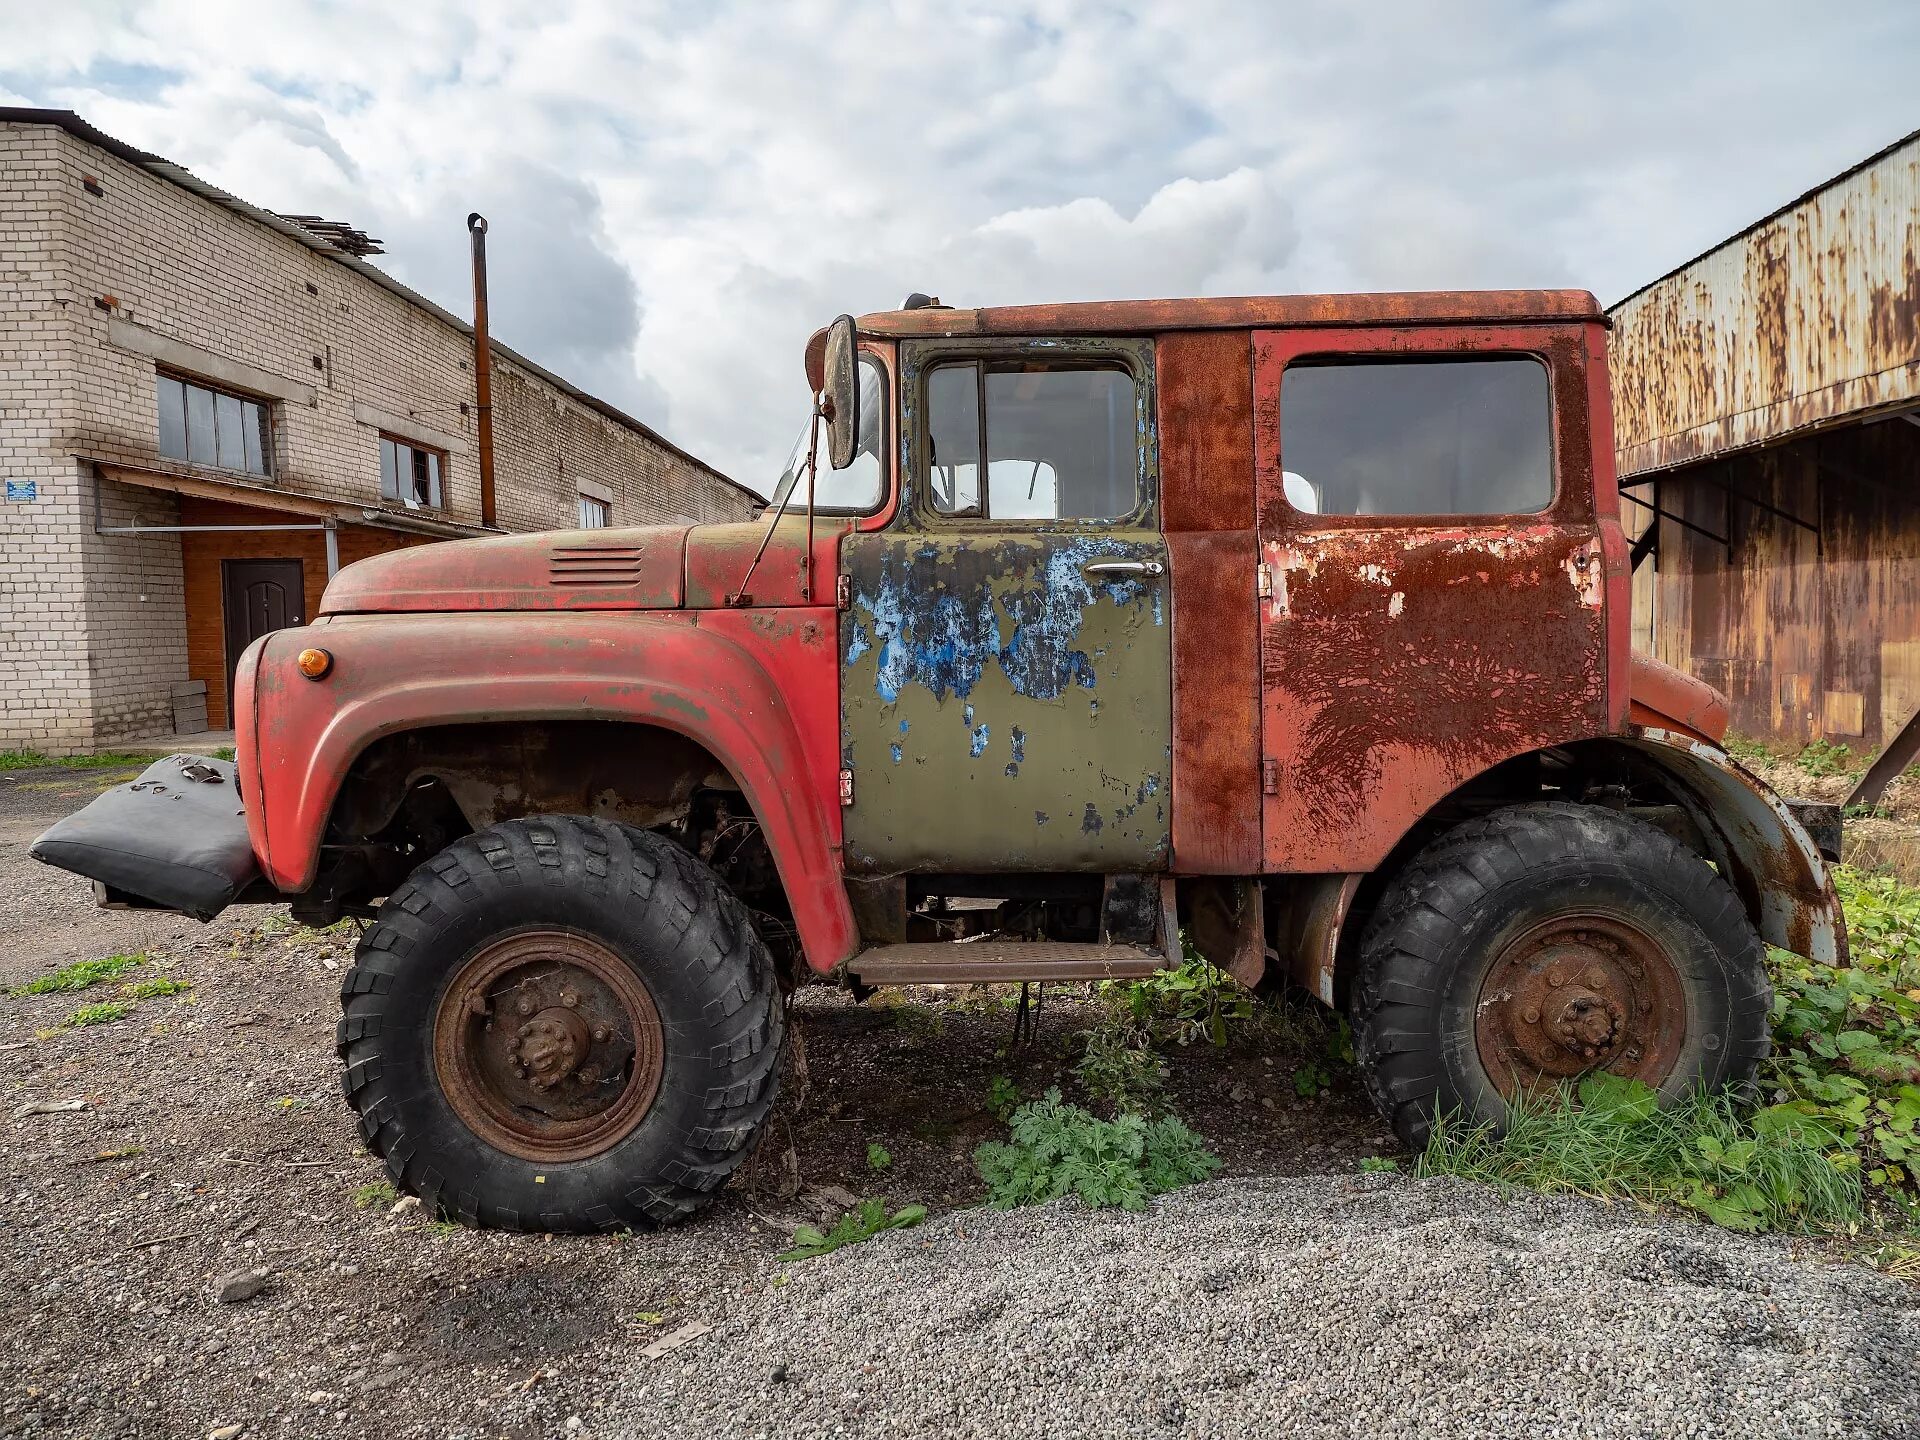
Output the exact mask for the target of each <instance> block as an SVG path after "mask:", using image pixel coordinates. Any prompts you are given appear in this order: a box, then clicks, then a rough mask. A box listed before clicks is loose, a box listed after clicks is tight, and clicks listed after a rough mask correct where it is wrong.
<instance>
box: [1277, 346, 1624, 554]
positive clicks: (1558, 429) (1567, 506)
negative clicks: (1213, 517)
mask: <svg viewBox="0 0 1920 1440" xmlns="http://www.w3.org/2000/svg"><path fill="white" fill-rule="evenodd" d="M1253 352H1254V353H1253V370H1254V465H1255V479H1256V485H1255V494H1256V497H1257V499H1256V514H1257V516H1258V524H1259V527H1260V529H1261V530H1263V531H1290V532H1296V533H1300V532H1309V531H1330V530H1439V529H1460V528H1462V527H1468V528H1474V529H1495V528H1498V527H1499V526H1501V525H1502V524H1508V525H1552V526H1561V527H1564V526H1569V525H1585V524H1590V523H1592V521H1593V520H1594V519H1595V517H1596V515H1597V514H1598V513H1599V511H1598V507H1599V506H1600V504H1601V503H1602V500H1601V491H1600V481H1601V477H1600V476H1599V475H1598V474H1597V473H1596V472H1595V470H1594V457H1593V454H1592V453H1591V451H1590V449H1589V442H1588V437H1587V434H1586V427H1585V426H1583V425H1576V426H1574V427H1572V428H1571V429H1570V428H1569V427H1568V425H1567V424H1566V423H1565V419H1564V417H1565V416H1566V415H1567V414H1568V413H1569V407H1570V406H1571V407H1576V408H1575V409H1574V412H1573V413H1576V414H1578V415H1581V416H1584V415H1586V414H1587V413H1588V411H1589V410H1590V408H1591V404H1592V401H1593V396H1592V395H1591V393H1590V391H1591V388H1592V384H1591V361H1590V359H1589V358H1588V356H1587V355H1586V339H1585V336H1584V334H1583V332H1582V330H1581V327H1580V325H1579V324H1570V325H1557V324H1556V325H1520V324H1515V325H1458V326H1455V325H1447V326H1435V327H1432V328H1430V329H1429V328H1424V327H1423V328H1421V329H1419V330H1412V331H1409V330H1384V329H1378V328H1356V329H1353V330H1345V331H1334V332H1327V331H1304V330H1299V329H1294V330H1255V331H1254V332H1253ZM1516 359H1518V360H1532V361H1534V362H1535V363H1537V364H1539V365H1540V366H1541V367H1542V368H1543V369H1545V371H1546V373H1547V406H1548V426H1549V429H1548V441H1547V453H1548V456H1549V459H1550V461H1551V463H1552V466H1553V498H1552V500H1550V501H1549V502H1548V503H1547V504H1546V505H1545V506H1543V507H1542V508H1540V509H1538V510H1519V511H1504V512H1488V513H1485V514H1447V513H1444V512H1433V511H1428V512H1426V513H1424V514H1418V515H1415V514H1406V515H1328V514H1320V513H1316V512H1314V511H1310V510H1297V509H1295V508H1294V507H1293V505H1292V504H1291V503H1290V502H1289V501H1288V500H1287V498H1286V496H1285V494H1284V493H1283V491H1284V488H1285V487H1284V485H1283V483H1282V480H1281V472H1282V470H1283V469H1284V466H1285V448H1286V433H1285V432H1286V415H1285V407H1284V406H1283V405H1282V404H1281V388H1282V384H1283V381H1284V378H1285V374H1286V371H1287V369H1288V368H1289V367H1291V366H1293V365H1297V364H1303V363H1304V364H1325V363H1329V362H1333V363H1337V362H1340V361H1351V362H1354V363H1361V364H1364V363H1369V362H1373V363H1381V364H1392V363H1395V362H1401V363H1405V362H1412V361H1419V362H1425V361H1446V360H1452V361H1471V360H1516ZM1601 383H1602V384H1603V385H1604V381H1603V382H1601Z"/></svg>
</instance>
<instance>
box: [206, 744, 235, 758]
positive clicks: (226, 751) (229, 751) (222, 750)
mask: <svg viewBox="0 0 1920 1440" xmlns="http://www.w3.org/2000/svg"><path fill="white" fill-rule="evenodd" d="M211 758H212V759H215V760H231V759H233V746H231V745H222V746H220V747H219V748H218V749H217V750H215V751H214V752H213V755H212V756H211Z"/></svg>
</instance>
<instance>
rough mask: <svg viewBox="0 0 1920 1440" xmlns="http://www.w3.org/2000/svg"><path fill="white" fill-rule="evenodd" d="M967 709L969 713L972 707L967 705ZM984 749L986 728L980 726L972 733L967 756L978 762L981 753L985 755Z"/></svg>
mask: <svg viewBox="0 0 1920 1440" xmlns="http://www.w3.org/2000/svg"><path fill="white" fill-rule="evenodd" d="M967 709H968V711H969V712H971V711H972V709H973V707H972V706H971V705H969V706H968V707H967ZM986 748H987V727H986V726H985V725H981V726H979V727H978V728H977V729H975V730H974V732H973V740H972V741H971V743H969V744H968V746H967V754H969V755H971V756H972V757H973V758H974V759H976V760H978V759H979V758H980V756H981V755H982V754H983V753H985V751H986Z"/></svg>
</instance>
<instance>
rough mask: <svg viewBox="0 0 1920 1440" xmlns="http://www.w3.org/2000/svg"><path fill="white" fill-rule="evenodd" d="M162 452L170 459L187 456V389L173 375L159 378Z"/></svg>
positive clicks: (179, 458)
mask: <svg viewBox="0 0 1920 1440" xmlns="http://www.w3.org/2000/svg"><path fill="white" fill-rule="evenodd" d="M158 384H159V392H160V453H161V454H162V455H164V456H166V457H167V458H168V459H169V460H184V459H186V458H187V389H186V386H184V385H182V384H181V383H180V382H179V381H178V380H175V379H174V378H173V377H172V376H171V375H162V376H160V377H159V378H158Z"/></svg>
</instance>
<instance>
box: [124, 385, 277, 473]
mask: <svg viewBox="0 0 1920 1440" xmlns="http://www.w3.org/2000/svg"><path fill="white" fill-rule="evenodd" d="M167 384H173V385H178V386H180V387H182V388H181V396H180V417H181V434H180V442H181V443H180V448H181V449H182V450H183V451H185V452H187V453H185V454H184V455H169V454H167V452H166V451H165V450H164V449H162V448H161V447H162V446H163V445H164V444H165V443H166V442H165V427H166V422H165V418H164V411H163V408H162V400H161V394H162V391H161V387H162V386H163V385H167ZM189 390H199V391H202V392H204V393H205V394H207V395H209V396H211V397H212V399H213V407H212V420H211V423H212V436H213V445H214V458H213V459H212V460H200V459H196V458H195V457H194V455H193V425H192V421H191V419H190V418H189V417H190V415H191V405H192V402H191V401H190V400H189V399H188V398H187V393H186V392H187V391H189ZM222 399H227V400H232V401H234V402H236V403H237V404H239V406H240V407H241V408H240V453H241V459H242V462H243V463H241V464H239V465H223V464H221V463H220V459H219V455H220V401H221V400H222ZM274 404H275V402H274V400H273V399H272V398H271V397H270V396H265V395H256V394H254V393H252V392H251V391H247V390H240V389H236V388H235V387H233V386H231V385H218V384H215V383H213V382H211V381H209V380H207V379H206V378H205V377H204V376H200V375H195V374H192V373H190V372H189V371H185V370H178V369H174V368H173V367H171V366H165V365H156V366H155V367H154V371H153V448H154V453H155V454H157V455H159V456H160V458H161V459H163V460H167V461H170V462H172V463H173V464H175V465H190V466H193V467H194V468H195V469H198V470H217V471H219V472H221V473H222V474H226V475H247V476H251V477H252V478H253V479H256V480H272V479H274V478H275V477H276V476H277V475H278V473H279V458H280V457H279V455H278V453H277V450H278V446H277V445H276V443H275V436H274V431H275V429H276V418H277V417H276V416H275V414H274ZM249 405H251V406H252V407H253V408H254V409H255V410H257V411H259V413H260V429H259V440H260V463H261V467H262V468H260V469H258V470H254V469H252V468H250V467H249V466H247V465H246V464H245V463H244V461H245V457H246V450H247V444H246V439H247V412H246V407H247V406H249Z"/></svg>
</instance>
